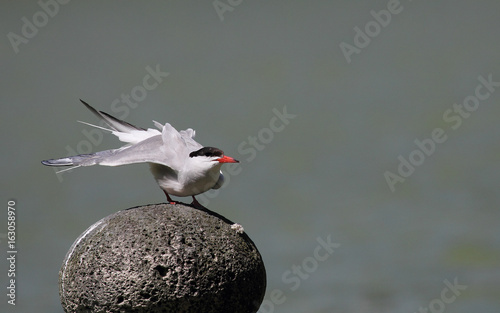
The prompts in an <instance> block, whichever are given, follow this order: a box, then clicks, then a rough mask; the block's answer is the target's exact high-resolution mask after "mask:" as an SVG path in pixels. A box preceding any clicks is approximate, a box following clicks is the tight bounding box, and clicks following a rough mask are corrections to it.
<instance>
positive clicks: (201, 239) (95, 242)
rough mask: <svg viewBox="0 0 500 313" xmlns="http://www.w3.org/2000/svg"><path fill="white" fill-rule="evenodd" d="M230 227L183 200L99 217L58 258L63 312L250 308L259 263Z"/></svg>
mask: <svg viewBox="0 0 500 313" xmlns="http://www.w3.org/2000/svg"><path fill="white" fill-rule="evenodd" d="M232 224H233V223H232V222H230V221H229V220H227V219H226V218H224V217H222V216H220V215H218V214H217V213H214V212H211V211H208V210H201V209H196V208H193V207H190V206H187V205H182V204H175V205H171V204H156V205H147V206H140V207H135V208H131V209H128V210H123V211H119V212H117V213H114V214H112V215H110V216H108V217H105V218H103V219H102V220H100V221H99V222H97V223H95V224H94V225H92V226H91V227H90V228H89V229H87V230H86V231H85V232H84V233H83V234H81V235H80V237H79V238H78V239H77V240H76V241H75V243H74V244H73V246H72V247H71V248H70V250H69V251H68V254H67V255H66V258H65V259H64V262H63V265H62V267H61V270H60V272H59V291H60V297H61V303H62V305H63V308H64V310H65V312H178V313H180V312H197V313H203V312H217V313H220V312H232V313H236V312H257V310H258V308H259V306H260V303H261V302H262V300H263V297H264V293H265V289H266V273H265V268H264V263H263V262H262V258H261V256H260V254H259V252H258V250H257V248H256V247H255V245H254V243H253V242H252V241H251V240H250V238H249V237H248V236H247V235H246V234H245V233H244V232H243V233H242V232H241V231H240V232H238V231H236V230H235V229H234V227H233V228H231V225H232Z"/></svg>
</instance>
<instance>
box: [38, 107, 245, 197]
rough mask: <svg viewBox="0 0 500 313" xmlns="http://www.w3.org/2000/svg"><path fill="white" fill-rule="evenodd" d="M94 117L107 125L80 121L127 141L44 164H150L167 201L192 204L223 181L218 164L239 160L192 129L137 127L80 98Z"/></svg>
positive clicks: (162, 126)
mask: <svg viewBox="0 0 500 313" xmlns="http://www.w3.org/2000/svg"><path fill="white" fill-rule="evenodd" d="M80 101H81V102H82V103H83V104H84V105H85V106H86V107H87V108H88V109H89V110H90V111H91V112H92V113H93V114H94V115H95V116H97V117H98V118H99V119H101V120H103V121H104V122H105V124H106V125H108V126H109V128H106V127H100V126H97V125H93V124H89V123H85V122H81V123H83V124H87V125H89V126H93V127H97V128H100V129H103V130H106V131H109V132H111V133H112V134H113V135H115V136H117V137H118V139H119V140H120V141H122V142H125V143H127V144H126V145H125V146H123V147H121V148H118V149H111V150H105V151H99V152H96V153H91V154H80V155H75V156H69V157H65V158H59V159H50V160H45V161H42V164H44V165H47V166H72V167H71V168H68V169H65V170H63V171H66V170H70V169H73V168H77V167H81V166H91V165H96V164H98V165H104V166H118V165H125V164H133V163H149V165H150V170H151V172H152V173H153V176H154V178H155V179H156V182H157V183H158V185H159V186H160V188H161V189H162V190H163V191H164V192H165V195H166V196H167V200H168V201H169V202H170V203H175V202H174V201H172V198H170V195H173V196H178V197H188V196H191V197H192V198H193V202H192V204H193V205H195V206H201V205H200V203H199V202H198V201H197V200H196V198H195V197H194V196H195V195H198V194H200V193H203V192H205V191H207V190H209V189H218V188H220V187H221V186H222V184H223V183H224V176H223V175H222V172H221V170H220V169H221V166H222V165H223V164H224V163H238V162H239V161H238V160H235V159H234V158H231V157H229V156H226V155H224V152H223V151H222V150H220V149H218V148H214V147H203V146H202V145H201V144H199V143H198V142H196V141H195V140H194V139H193V138H194V136H195V131H194V130H193V129H192V128H188V129H186V130H181V131H177V130H176V129H175V128H174V127H172V125H170V124H169V123H166V124H165V125H162V124H160V123H158V122H156V121H153V123H154V125H155V126H156V127H157V128H158V129H154V128H148V129H144V128H140V127H136V126H134V125H132V124H129V123H127V122H125V121H122V120H120V119H117V118H116V117H113V116H111V115H109V114H107V113H105V112H102V111H97V110H96V109H94V108H93V107H92V106H90V105H89V104H88V103H86V102H85V101H83V100H80Z"/></svg>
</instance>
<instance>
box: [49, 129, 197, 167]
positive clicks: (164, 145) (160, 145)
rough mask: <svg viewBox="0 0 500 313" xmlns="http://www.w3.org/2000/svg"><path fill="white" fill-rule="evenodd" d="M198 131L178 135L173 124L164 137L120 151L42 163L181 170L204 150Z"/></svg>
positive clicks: (148, 139)
mask: <svg viewBox="0 0 500 313" xmlns="http://www.w3.org/2000/svg"><path fill="white" fill-rule="evenodd" d="M194 134H195V132H194V130H192V129H190V128H189V129H187V130H183V131H181V132H178V131H177V130H176V129H175V128H174V127H172V126H171V125H170V124H169V123H166V124H165V125H164V126H163V130H162V134H161V135H156V136H152V137H149V138H147V139H145V140H143V141H140V142H138V143H136V144H131V145H127V146H124V147H121V148H119V149H112V150H105V151H100V152H96V153H92V154H80V155H76V156H71V157H66V158H61V159H52V160H46V161H42V163H43V164H44V165H48V166H70V165H74V166H76V167H78V166H91V165H95V164H99V165H104V166H119V165H126V164H134V163H146V162H149V163H157V164H162V165H165V166H168V167H170V168H172V169H173V170H180V169H182V167H183V166H184V162H185V161H186V159H187V158H188V157H189V153H191V152H193V151H195V150H198V149H200V148H202V147H203V146H202V145H201V144H199V143H198V142H196V141H195V140H194V139H193V137H194Z"/></svg>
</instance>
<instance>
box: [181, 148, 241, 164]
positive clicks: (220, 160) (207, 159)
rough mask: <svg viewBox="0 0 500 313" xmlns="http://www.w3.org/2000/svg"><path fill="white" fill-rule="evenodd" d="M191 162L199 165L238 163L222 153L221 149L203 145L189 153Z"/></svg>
mask: <svg viewBox="0 0 500 313" xmlns="http://www.w3.org/2000/svg"><path fill="white" fill-rule="evenodd" d="M189 157H190V158H191V159H192V160H193V162H195V163H197V164H198V165H199V166H200V167H207V168H212V167H220V166H222V164H224V163H239V162H240V161H238V160H235V159H233V158H232V157H228V156H226V155H224V152H223V151H222V150H221V149H217V148H214V147H203V148H201V149H199V150H196V151H193V152H191V153H190V154H189Z"/></svg>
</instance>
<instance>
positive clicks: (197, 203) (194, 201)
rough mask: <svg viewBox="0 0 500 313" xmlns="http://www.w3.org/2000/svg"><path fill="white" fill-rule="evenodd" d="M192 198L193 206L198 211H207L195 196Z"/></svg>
mask: <svg viewBox="0 0 500 313" xmlns="http://www.w3.org/2000/svg"><path fill="white" fill-rule="evenodd" d="M191 197H192V198H193V202H191V206H193V207H195V208H198V209H206V208H205V207H204V206H203V205H201V203H199V202H198V200H196V198H195V197H194V196H191Z"/></svg>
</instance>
